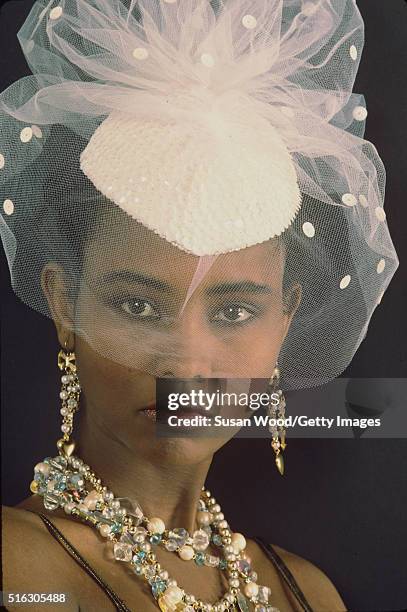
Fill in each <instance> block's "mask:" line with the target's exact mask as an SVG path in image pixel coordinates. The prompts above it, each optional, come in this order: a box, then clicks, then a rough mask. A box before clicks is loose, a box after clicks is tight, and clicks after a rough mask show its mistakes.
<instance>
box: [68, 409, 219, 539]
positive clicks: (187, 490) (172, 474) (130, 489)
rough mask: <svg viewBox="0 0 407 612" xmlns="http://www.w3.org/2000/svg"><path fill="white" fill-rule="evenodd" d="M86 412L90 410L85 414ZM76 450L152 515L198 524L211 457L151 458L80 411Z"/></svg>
mask: <svg viewBox="0 0 407 612" xmlns="http://www.w3.org/2000/svg"><path fill="white" fill-rule="evenodd" d="M85 415H86V413H85ZM82 416H83V418H82V419H81V423H80V427H79V432H80V433H78V436H77V437H76V447H75V451H74V454H75V455H76V456H78V457H80V458H81V459H83V461H84V462H85V463H87V464H88V465H89V466H90V467H91V469H92V470H93V471H94V472H95V474H96V476H97V478H100V479H101V480H102V485H105V486H106V487H107V488H108V489H109V490H110V491H112V492H113V493H114V496H115V497H128V498H130V499H131V500H133V501H137V502H138V504H139V505H140V506H141V509H142V511H143V514H144V515H146V516H147V517H148V518H152V517H157V516H158V517H159V518H161V519H162V520H163V521H164V523H165V525H166V526H168V528H174V527H184V528H185V529H187V530H188V531H189V532H190V533H192V532H193V531H194V530H195V529H197V528H198V527H197V522H196V513H197V504H198V500H199V498H200V495H201V490H202V487H203V486H204V484H205V479H206V476H207V473H208V470H209V467H210V464H211V461H212V457H209V458H207V459H205V460H204V461H202V462H201V463H198V464H196V463H195V464H192V465H190V464H188V465H185V464H182V465H178V464H174V463H168V462H165V460H163V459H162V458H159V459H157V458H156V461H155V462H154V461H153V457H152V455H153V453H152V454H151V456H149V457H146V456H141V455H140V454H137V452H136V450H135V449H133V448H130V447H128V446H126V445H124V444H123V442H122V441H121V440H119V439H118V438H115V437H114V435H113V434H112V432H110V431H109V432H107V431H105V430H104V429H103V428H101V427H98V424H96V423H94V422H92V424H91V426H90V424H89V423H88V422H87V420H88V419H87V417H86V416H84V415H82Z"/></svg>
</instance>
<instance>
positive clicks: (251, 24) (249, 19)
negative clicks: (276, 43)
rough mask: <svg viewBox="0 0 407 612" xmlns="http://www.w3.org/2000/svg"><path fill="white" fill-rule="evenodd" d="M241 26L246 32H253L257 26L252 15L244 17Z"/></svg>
mask: <svg viewBox="0 0 407 612" xmlns="http://www.w3.org/2000/svg"><path fill="white" fill-rule="evenodd" d="M242 24H243V26H244V27H245V28H246V29H247V30H253V29H254V28H255V27H256V25H257V19H256V17H254V16H253V15H245V16H244V17H243V18H242Z"/></svg>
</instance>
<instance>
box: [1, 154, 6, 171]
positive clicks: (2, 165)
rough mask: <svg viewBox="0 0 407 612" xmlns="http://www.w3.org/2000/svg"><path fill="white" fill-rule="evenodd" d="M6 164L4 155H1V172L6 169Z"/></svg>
mask: <svg viewBox="0 0 407 612" xmlns="http://www.w3.org/2000/svg"><path fill="white" fill-rule="evenodd" d="M5 163H6V160H5V159H4V155H3V154H2V153H0V170H2V169H3V168H4V165H5Z"/></svg>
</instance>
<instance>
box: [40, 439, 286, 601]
mask: <svg viewBox="0 0 407 612" xmlns="http://www.w3.org/2000/svg"><path fill="white" fill-rule="evenodd" d="M57 446H58V449H59V453H60V454H59V455H57V456H56V457H46V458H45V459H44V460H43V461H42V462H40V463H38V464H37V465H36V466H35V468H34V480H33V481H32V482H31V485H30V490H31V492H32V493H34V494H37V495H40V496H42V497H43V502H44V507H45V508H46V509H47V510H55V509H57V508H58V507H61V508H63V509H64V511H65V512H66V513H67V514H69V515H72V516H75V517H78V518H79V519H81V520H82V521H84V522H85V523H88V524H90V525H92V526H93V527H95V528H96V529H98V531H99V533H100V535H101V536H102V537H104V538H106V540H107V541H108V542H109V543H110V545H112V546H113V556H114V558H115V560H117V561H120V562H125V563H129V564H130V566H131V569H132V570H133V572H134V574H135V575H136V576H138V577H140V578H142V579H143V580H144V581H146V582H147V583H148V585H149V586H150V588H151V592H152V595H153V597H154V599H155V601H156V602H157V604H158V607H159V608H160V610H162V611H163V612H181V611H182V612H197V611H198V612H229V611H230V612H232V611H236V610H239V611H240V612H250V611H251V610H254V611H255V612H279V610H278V609H277V608H275V607H273V606H271V605H269V603H268V600H269V597H270V594H271V591H270V589H269V588H268V587H267V586H260V585H258V584H257V574H256V572H255V571H254V570H253V569H252V567H251V560H250V558H249V557H247V556H246V555H245V553H244V549H245V548H246V540H245V538H244V536H243V535H242V534H241V533H232V531H231V529H230V527H229V524H228V523H227V521H226V520H225V518H224V515H223V513H222V512H221V508H220V505H219V504H218V503H217V501H216V499H215V498H214V497H212V495H211V493H210V491H208V490H207V489H205V488H204V487H203V488H202V492H201V496H200V499H199V502H198V512H197V522H198V525H199V529H197V530H196V531H194V533H193V534H192V536H190V535H189V533H188V532H187V530H186V529H183V528H175V529H171V530H168V529H166V526H165V524H164V522H163V521H162V520H161V519H160V518H158V517H153V518H148V517H146V516H145V515H144V513H143V512H142V510H141V508H140V506H139V504H138V503H137V502H135V501H133V500H130V499H129V498H115V496H114V494H113V493H112V492H111V491H109V490H108V488H107V487H106V486H104V485H102V481H101V479H100V478H97V476H96V474H95V473H94V472H93V471H92V470H91V468H90V467H89V465H87V464H85V463H84V462H83V461H82V459H80V458H79V457H77V456H74V455H73V454H72V451H73V445H69V444H66V441H65V440H64V439H61V440H58V443H57ZM86 484H87V485H88V487H89V488H86ZM210 541H212V543H213V544H215V545H216V546H218V547H219V548H220V550H221V554H220V555H219V556H215V555H211V554H208V553H205V552H204V551H205V550H206V549H207V547H208V546H209V543H210ZM159 545H160V546H163V547H164V548H165V549H166V550H168V551H171V552H175V553H177V554H178V555H179V556H180V558H181V559H183V560H184V561H191V560H194V561H195V563H196V564H197V565H207V566H210V567H219V569H220V570H224V571H226V574H227V580H228V589H227V591H226V592H225V594H224V595H223V596H222V597H221V598H220V599H219V600H218V601H217V602H215V603H213V604H211V603H207V602H204V601H202V600H200V599H197V598H196V597H195V596H194V595H192V594H190V593H186V592H185V591H184V589H182V588H181V587H179V586H178V584H177V582H176V580H174V579H171V578H170V577H169V574H168V572H167V571H166V570H164V569H162V567H161V565H160V564H159V563H158V562H157V558H156V555H155V553H154V552H153V550H152V547H153V546H159ZM240 583H242V585H243V586H242V589H241V588H240Z"/></svg>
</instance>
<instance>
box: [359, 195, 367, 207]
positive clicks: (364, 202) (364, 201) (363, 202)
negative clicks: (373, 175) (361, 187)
mask: <svg viewBox="0 0 407 612" xmlns="http://www.w3.org/2000/svg"><path fill="white" fill-rule="evenodd" d="M359 202H360V203H361V205H362V206H363V208H367V207H368V206H369V203H368V201H367V197H366V196H365V195H363V193H361V194H360V195H359Z"/></svg>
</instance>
